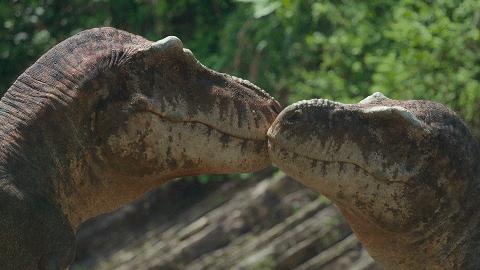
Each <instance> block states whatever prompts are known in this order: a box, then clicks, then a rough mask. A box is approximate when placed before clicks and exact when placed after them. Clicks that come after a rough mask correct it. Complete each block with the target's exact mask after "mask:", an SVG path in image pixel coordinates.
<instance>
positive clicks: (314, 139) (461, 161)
mask: <svg viewBox="0 0 480 270" xmlns="http://www.w3.org/2000/svg"><path fill="white" fill-rule="evenodd" d="M268 136H269V152H270V156H271V158H272V161H273V163H274V164H276V165H278V166H279V167H280V169H282V170H284V171H285V172H286V173H287V174H289V175H291V176H293V177H294V178H296V179H298V180H299V181H300V182H302V183H303V184H305V185H306V186H308V187H311V188H313V189H315V190H316V191H318V192H320V193H322V194H324V195H325V196H327V197H328V198H330V199H331V200H332V201H333V202H334V203H335V204H336V205H337V206H338V207H339V208H340V210H341V211H342V213H343V214H344V216H345V217H346V219H347V221H348V222H349V224H350V225H351V227H352V229H353V230H354V232H355V233H356V235H357V236H358V238H359V240H360V241H361V242H362V243H363V244H364V246H365V247H366V248H367V250H368V251H369V253H370V255H371V256H372V257H373V258H374V259H375V260H377V261H378V262H379V263H381V264H382V265H383V266H384V267H385V268H386V269H480V208H479V206H478V205H479V204H478V201H479V198H480V166H479V160H480V147H479V144H478V142H477V141H476V140H475V138H474V137H473V136H472V134H471V133H470V131H469V129H468V128H467V127H466V125H465V124H464V123H463V122H462V120H461V119H460V118H459V117H458V116H457V115H455V113H454V112H452V111H451V110H449V109H448V108H447V107H445V106H443V105H442V104H439V103H435V102H431V101H423V100H410V101H399V100H393V99H389V98H387V97H385V96H384V95H382V94H381V93H375V94H373V95H371V96H369V97H367V98H366V99H364V100H362V101H361V102H359V103H358V104H342V103H337V102H333V101H329V100H324V99H316V100H309V101H301V102H298V103H295V104H293V105H290V106H289V107H287V108H285V109H284V110H283V112H281V113H280V115H279V116H278V117H277V119H276V120H275V122H274V124H273V125H272V127H271V128H270V129H269V132H268Z"/></svg>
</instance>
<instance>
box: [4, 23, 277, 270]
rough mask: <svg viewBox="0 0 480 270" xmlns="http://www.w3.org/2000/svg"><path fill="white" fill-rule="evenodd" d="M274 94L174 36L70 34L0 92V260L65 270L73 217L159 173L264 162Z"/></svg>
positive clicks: (134, 193) (142, 188)
mask: <svg viewBox="0 0 480 270" xmlns="http://www.w3.org/2000/svg"><path fill="white" fill-rule="evenodd" d="M279 111H280V107H279V105H278V103H277V102H276V101H275V100H274V99H273V98H272V97H270V96H269V95H268V94H267V93H266V92H264V91H262V90H261V89H259V88H258V87H256V86H255V85H253V84H251V83H250V82H248V81H245V80H242V79H238V78H235V77H233V76H229V75H226V74H221V73H217V72H214V71H212V70H210V69H208V68H206V67H205V66H203V65H202V64H200V63H199V62H198V61H197V60H196V59H195V58H194V56H193V54H192V53H191V52H190V51H189V50H187V49H184V48H183V45H182V42H181V41H180V40H179V39H178V38H176V37H167V38H165V39H162V40H160V41H157V42H151V41H148V40H146V39H144V38H142V37H140V36H136V35H133V34H130V33H127V32H123V31H120V30H116V29H113V28H98V29H92V30H87V31H84V32H81V33H79V34H77V35H75V36H73V37H71V38H69V39H67V40H65V41H63V42H62V43H60V44H58V45H57V46H55V47H54V48H53V49H51V50H50V51H48V52H47V53H46V54H44V55H43V56H42V57H41V58H40V59H39V60H38V61H37V62H36V63H35V64H33V65H32V66H31V67H30V68H28V69H27V70H26V71H25V72H24V73H23V74H22V75H20V76H19V77H18V78H17V80H16V81H15V82H14V84H13V85H12V86H11V87H10V88H9V89H8V91H7V92H6V94H5V95H4V96H3V98H2V99H1V101H0V123H1V126H0V138H1V140H0V173H1V174H0V269H5V270H7V269H19V270H24V269H64V268H66V267H67V266H68V265H69V263H70V262H71V261H72V259H73V256H74V241H75V238H74V235H75V231H76V228H77V226H78V225H79V224H80V223H81V222H83V221H84V220H86V219H88V218H91V217H93V216H96V215H99V214H101V213H105V212H108V211H112V210H114V209H116V208H118V207H120V206H121V205H123V204H125V203H128V202H130V201H132V200H134V199H135V198H137V197H139V196H140V195H142V194H143V193H145V192H146V191H148V190H150V189H152V188H154V187H157V186H159V185H160V184H162V183H164V182H165V181H167V180H169V179H172V178H175V177H179V176H186V175H195V174H202V173H229V172H241V171H254V170H257V169H260V168H262V167H265V166H267V165H268V164H269V157H268V151H267V142H266V132H267V129H268V127H269V126H270V124H271V122H273V120H274V118H275V117H276V115H277V113H278V112H279Z"/></svg>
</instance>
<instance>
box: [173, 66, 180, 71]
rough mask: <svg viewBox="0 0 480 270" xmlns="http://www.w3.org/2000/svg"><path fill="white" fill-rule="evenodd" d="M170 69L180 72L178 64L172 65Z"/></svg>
mask: <svg viewBox="0 0 480 270" xmlns="http://www.w3.org/2000/svg"><path fill="white" fill-rule="evenodd" d="M172 69H173V71H174V72H175V73H178V72H180V66H179V65H173V67H172Z"/></svg>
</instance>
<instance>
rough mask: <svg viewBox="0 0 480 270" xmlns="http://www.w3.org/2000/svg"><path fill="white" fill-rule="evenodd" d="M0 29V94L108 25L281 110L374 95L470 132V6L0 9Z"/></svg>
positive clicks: (474, 78)
mask: <svg viewBox="0 0 480 270" xmlns="http://www.w3.org/2000/svg"><path fill="white" fill-rule="evenodd" d="M0 18H1V20H0V22H1V24H0V75H1V78H2V81H1V82H0V90H6V89H7V88H8V86H9V85H10V84H11V83H12V82H13V80H14V79H15V77H16V76H18V75H19V74H20V73H21V72H22V71H23V70H24V69H25V68H27V67H28V66H29V65H30V64H31V63H32V62H33V61H34V60H35V59H36V58H38V56H39V55H41V54H42V53H43V52H45V51H46V50H47V49H48V48H50V47H52V46H53V45H54V44H56V43H58V42H59V41H61V40H63V39H65V38H66V37H68V36H70V35H72V34H74V33H76V32H78V31H80V30H83V29H86V28H91V27H96V26H102V25H111V26H114V27H118V28H121V29H125V30H127V31H130V32H134V33H137V34H141V35H143V36H146V37H147V38H149V39H152V40H153V39H159V38H161V37H163V36H166V35H177V36H179V37H180V38H181V39H182V40H183V41H184V42H185V44H186V45H187V46H188V47H189V48H191V49H192V51H193V52H194V53H195V54H196V55H197V57H198V58H199V59H200V60H201V61H202V62H204V63H206V64H207V65H208V66H210V67H212V68H214V69H219V70H222V71H225V72H229V73H233V74H236V75H239V76H242V77H246V78H249V79H250V80H252V81H254V82H256V83H257V84H259V85H261V86H262V87H264V88H265V89H267V90H269V91H270V92H271V93H272V94H273V95H275V96H276V97H278V98H279V99H280V100H281V101H282V102H283V103H284V104H287V103H290V102H293V101H296V100H300V99H307V98H317V97H320V98H330V99H335V100H339V101H343V102H356V101H358V100H359V99H361V98H363V97H365V96H366V95H368V94H370V93H372V92H374V91H382V92H383V93H385V94H386V95H387V96H390V97H393V98H399V99H431V100H435V101H439V102H442V103H445V104H447V105H449V106H450V107H451V108H453V109H454V110H456V111H457V112H459V113H460V114H461V115H462V116H463V117H464V119H466V120H467V122H468V123H469V124H470V126H471V127H473V128H474V129H475V131H476V132H477V134H478V133H479V131H480V117H478V112H477V111H478V110H479V109H480V85H479V79H480V74H479V72H480V70H479V65H478V64H479V63H480V61H479V60H480V47H479V40H480V31H479V24H480V2H479V1H477V0H464V1H461V0H438V1H431V0H398V1H393V0H372V1H355V0H342V1H338V0H323V1H314V0H227V1H221V0H204V1H194V0H176V1H173V0H168V1H154V0H130V1H127V0H115V1H114V0H95V1H80V0H72V1H60V0H43V1H40V0H26V1H15V0H10V1H3V2H0Z"/></svg>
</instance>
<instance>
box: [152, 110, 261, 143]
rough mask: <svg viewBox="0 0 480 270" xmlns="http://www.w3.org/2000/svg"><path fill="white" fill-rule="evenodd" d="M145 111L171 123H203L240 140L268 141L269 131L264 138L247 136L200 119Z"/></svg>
mask: <svg viewBox="0 0 480 270" xmlns="http://www.w3.org/2000/svg"><path fill="white" fill-rule="evenodd" d="M143 112H147V113H151V114H154V115H156V116H157V117H159V118H161V119H162V120H165V121H168V122H170V123H178V124H181V123H194V124H199V125H202V126H204V127H206V128H207V129H213V130H215V131H216V132H218V133H220V134H222V135H225V136H229V137H232V138H236V139H238V140H247V141H253V142H265V141H267V132H265V136H264V138H262V139H259V138H258V137H255V138H254V137H246V136H239V135H236V134H233V133H230V132H227V131H224V130H221V129H219V128H217V127H215V126H213V125H211V124H208V123H204V122H201V121H198V120H180V119H173V118H170V117H168V116H166V115H163V114H160V113H158V112H155V111H152V110H144V111H143Z"/></svg>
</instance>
